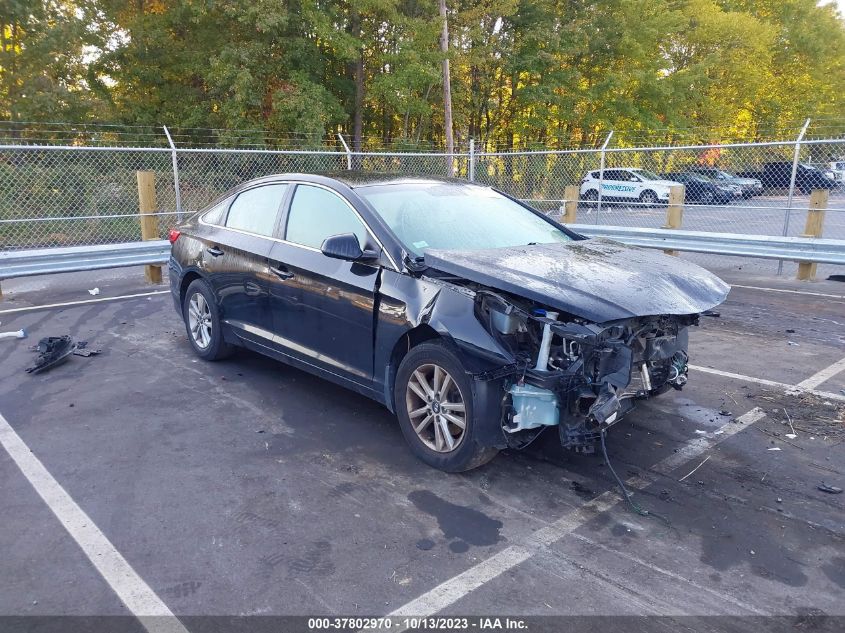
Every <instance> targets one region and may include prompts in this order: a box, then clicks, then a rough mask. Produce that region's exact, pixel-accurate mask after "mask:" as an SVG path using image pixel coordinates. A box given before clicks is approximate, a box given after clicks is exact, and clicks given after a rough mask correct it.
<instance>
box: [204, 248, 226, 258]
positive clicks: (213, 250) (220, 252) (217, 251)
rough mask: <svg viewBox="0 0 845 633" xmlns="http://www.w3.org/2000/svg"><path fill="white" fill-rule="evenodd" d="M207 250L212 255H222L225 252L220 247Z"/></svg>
mask: <svg viewBox="0 0 845 633" xmlns="http://www.w3.org/2000/svg"><path fill="white" fill-rule="evenodd" d="M205 252H206V253H208V254H209V255H211V256H212V257H220V256H221V255H222V254H223V251H221V250H220V249H219V248H207V249H205Z"/></svg>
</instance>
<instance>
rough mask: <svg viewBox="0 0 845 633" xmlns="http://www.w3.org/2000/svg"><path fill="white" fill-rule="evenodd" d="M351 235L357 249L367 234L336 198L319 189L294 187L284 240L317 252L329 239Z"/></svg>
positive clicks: (352, 213) (302, 186)
mask: <svg viewBox="0 0 845 633" xmlns="http://www.w3.org/2000/svg"><path fill="white" fill-rule="evenodd" d="M341 233H354V234H355V236H356V237H357V238H358V243H359V244H360V245H361V248H364V247H365V246H366V242H367V230H366V229H365V228H364V225H363V223H362V222H361V220H359V219H358V216H357V215H355V212H354V211H352V209H351V208H349V205H348V204H347V203H346V201H345V200H343V199H342V198H341V197H340V196H338V195H337V194H335V193H332V192H331V191H328V190H326V189H322V188H320V187H312V186H310V185H297V187H296V191H295V192H294V194H293V201H292V202H291V204H290V211H288V226H287V232H286V233H285V239H286V240H287V241H288V242H293V243H294V244H301V245H302V246H310V247H312V248H320V247H321V246H322V245H323V241H324V240H325V239H326V238H327V237H331V236H332V235H340V234H341Z"/></svg>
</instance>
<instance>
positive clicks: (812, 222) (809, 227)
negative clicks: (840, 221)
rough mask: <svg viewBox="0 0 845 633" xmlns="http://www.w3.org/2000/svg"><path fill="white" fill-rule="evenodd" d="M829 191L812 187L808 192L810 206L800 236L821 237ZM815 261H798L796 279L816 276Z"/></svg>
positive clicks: (803, 279)
mask: <svg viewBox="0 0 845 633" xmlns="http://www.w3.org/2000/svg"><path fill="white" fill-rule="evenodd" d="M829 197H830V191H828V190H827V189H813V191H812V193H810V207H809V208H808V209H807V223H806V224H805V225H804V233H803V234H802V235H801V237H821V236H822V227H823V226H824V216H825V210H826V209H827V200H828V198H829ZM817 266H818V264H816V262H798V276H797V277H796V278H797V279H800V280H802V281H813V280H815V278H816V267H817Z"/></svg>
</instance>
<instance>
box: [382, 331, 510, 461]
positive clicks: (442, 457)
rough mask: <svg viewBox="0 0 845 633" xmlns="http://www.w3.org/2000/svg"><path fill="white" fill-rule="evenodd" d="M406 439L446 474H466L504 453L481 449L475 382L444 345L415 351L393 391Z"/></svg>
mask: <svg viewBox="0 0 845 633" xmlns="http://www.w3.org/2000/svg"><path fill="white" fill-rule="evenodd" d="M393 400H394V405H395V410H396V416H397V417H398V418H399V426H400V428H401V429H402V434H403V435H404V436H405V440H406V441H407V442H408V445H409V446H410V448H411V452H412V453H414V455H416V456H417V457H418V458H419V459H420V460H422V461H423V462H425V463H426V464H428V465H429V466H432V467H433V468H437V469H438V470H442V471H445V472H451V473H454V472H463V471H466V470H471V469H473V468H477V467H478V466H481V465H482V464H485V463H486V462H488V461H490V460H491V459H493V457H495V455H496V453H497V452H498V451H497V450H496V449H495V448H489V447H485V446H481V445H480V444H479V443H478V441H477V437H478V435H479V433H478V427H479V425H480V424H483V423H485V421H483V420H478V419H477V418H476V415H475V411H476V407H475V395H474V392H473V388H472V381H471V379H470V378H469V376H468V375H467V373H466V370H465V369H464V367H463V365H462V364H461V361H460V359H458V357H457V356H456V355H455V354H454V353H452V352H451V351H450V350H449V349H448V348H447V347H446V346H444V345H442V344H441V343H423V344H421V345H418V346H417V347H414V348H413V349H411V351H410V352H408V354H407V356H405V358H404V359H402V362H401V364H400V365H399V370H398V371H397V372H396V383H395V386H394V390H393Z"/></svg>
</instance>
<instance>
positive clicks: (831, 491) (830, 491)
mask: <svg viewBox="0 0 845 633" xmlns="http://www.w3.org/2000/svg"><path fill="white" fill-rule="evenodd" d="M816 487H817V488H818V489H819V490H821V491H822V492H826V493H828V494H832V495H838V494H840V493H841V492H842V488H837V487H836V486H828V485H827V484H826V483H824V482H822V483H821V484H820V485H818V486H816Z"/></svg>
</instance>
